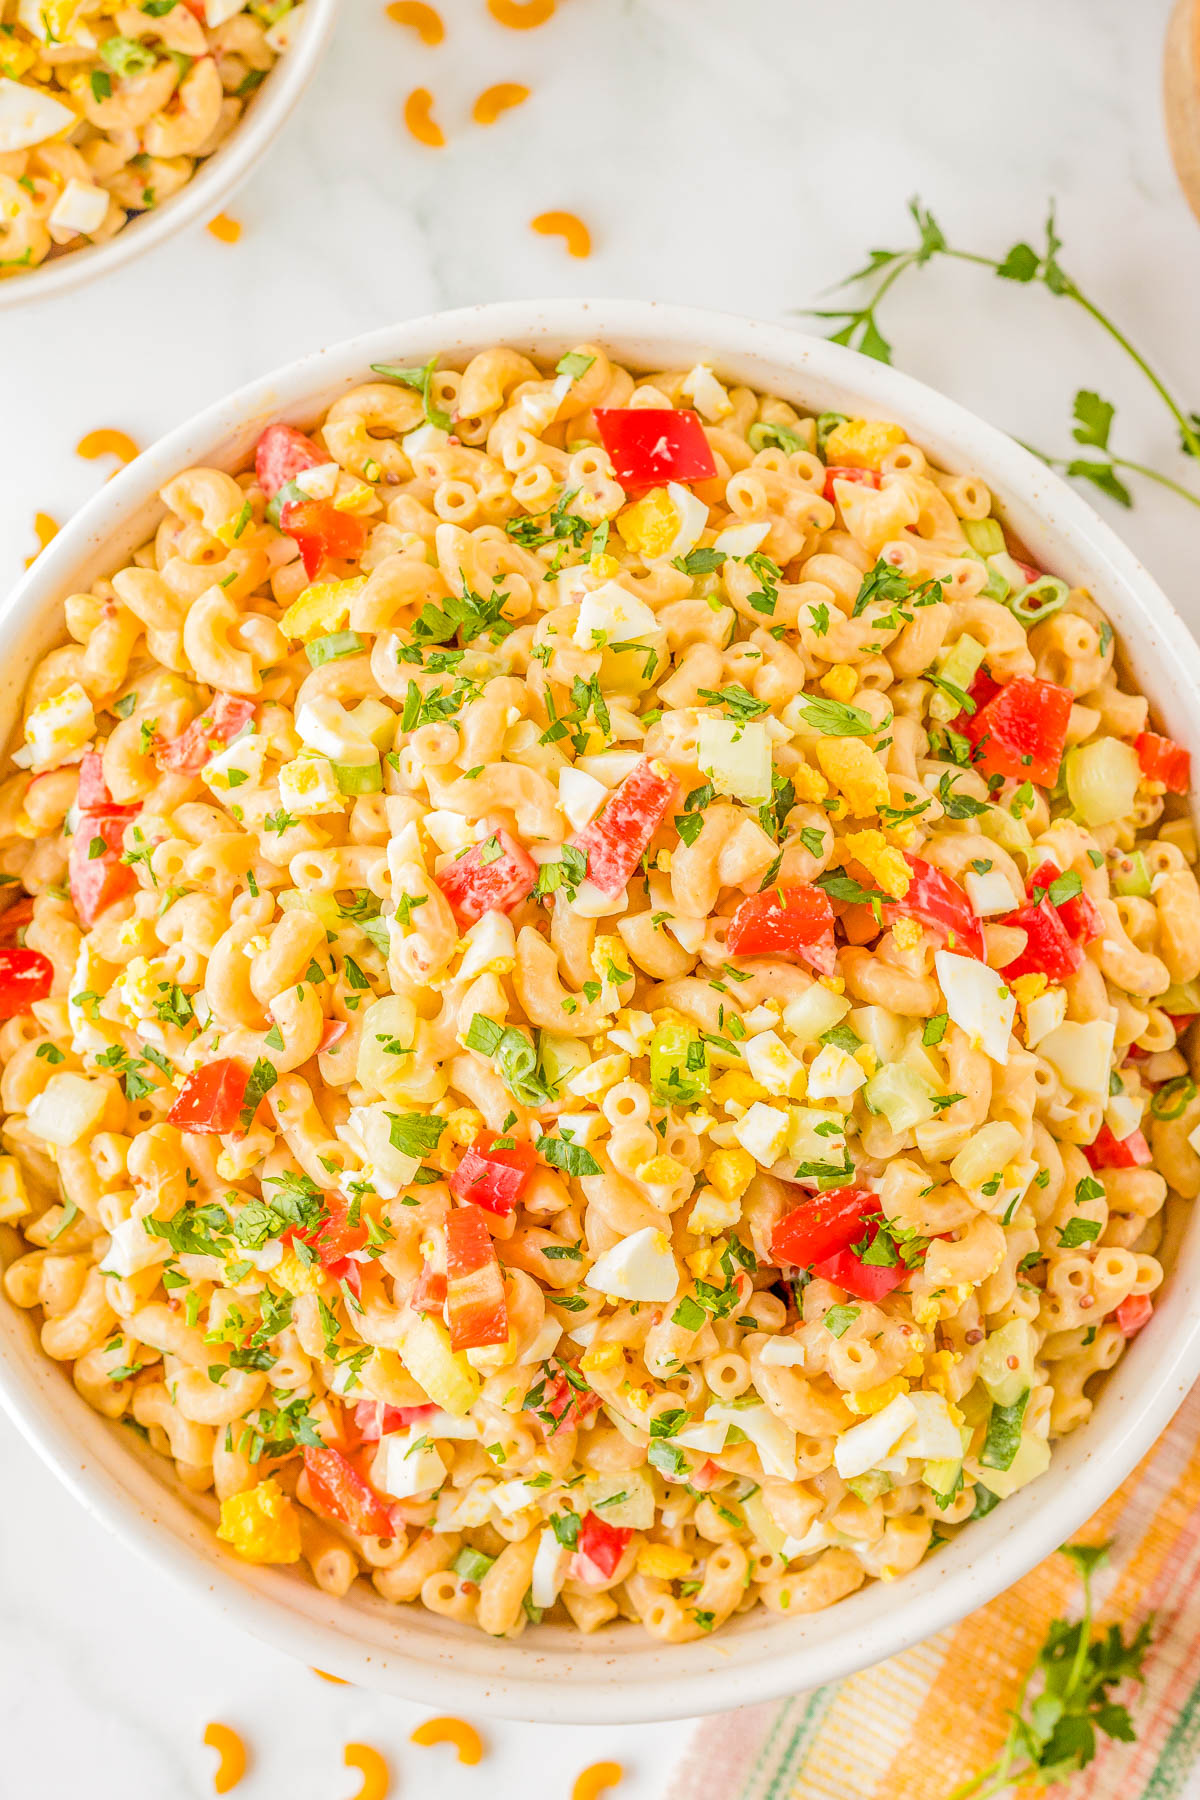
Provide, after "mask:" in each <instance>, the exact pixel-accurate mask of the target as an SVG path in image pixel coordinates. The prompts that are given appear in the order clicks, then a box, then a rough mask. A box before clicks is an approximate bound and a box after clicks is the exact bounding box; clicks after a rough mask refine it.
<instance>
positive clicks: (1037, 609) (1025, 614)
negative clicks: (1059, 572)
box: [1005, 575, 1069, 627]
mask: <svg viewBox="0 0 1200 1800" xmlns="http://www.w3.org/2000/svg"><path fill="white" fill-rule="evenodd" d="M1068 591H1069V590H1068V588H1067V584H1066V582H1065V581H1060V580H1059V579H1058V577H1057V576H1056V575H1039V576H1038V578H1037V580H1036V581H1031V582H1030V583H1029V584H1028V586H1026V587H1023V588H1022V589H1021V590H1020V592H1019V593H1015V594H1010V595H1009V596H1008V599H1007V600H1006V601H1005V605H1006V606H1007V607H1008V610H1009V612H1010V613H1012V614H1013V615H1014V617H1015V618H1018V619H1020V621H1021V623H1022V625H1024V626H1026V627H1028V626H1030V625H1040V624H1041V622H1042V620H1043V619H1048V618H1050V617H1051V615H1052V614H1054V613H1056V612H1059V611H1061V609H1062V608H1063V607H1064V606H1065V605H1066V603H1067V593H1068Z"/></svg>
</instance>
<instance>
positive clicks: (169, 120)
mask: <svg viewBox="0 0 1200 1800" xmlns="http://www.w3.org/2000/svg"><path fill="white" fill-rule="evenodd" d="M300 13H301V7H300V6H299V5H296V4H293V0H0V278H3V277H5V276H12V275H19V274H20V273H21V272H22V271H23V270H25V269H31V268H35V267H36V266H37V264H39V263H42V262H45V260H46V258H47V257H49V256H54V255H57V254H61V253H63V252H66V251H68V250H78V249H80V248H84V247H86V246H87V245H88V244H102V243H105V242H106V241H107V240H108V239H109V238H111V237H113V236H115V234H116V233H117V232H118V231H120V230H121V228H122V227H123V226H124V225H126V224H127V223H128V222H129V220H130V219H131V218H132V217H134V216H135V214H137V213H143V212H148V211H150V210H151V209H152V208H153V207H156V206H161V205H162V203H163V201H164V200H169V199H170V197H171V195H172V194H175V193H177V192H178V191H179V189H180V188H181V187H183V185H184V184H185V182H187V181H189V180H190V179H191V177H192V175H193V174H194V173H195V169H196V165H197V163H198V162H199V161H200V160H201V159H202V158H203V157H206V156H211V155H212V153H213V151H214V150H216V149H219V147H220V146H221V144H223V143H224V141H225V139H226V138H227V137H228V136H229V133H230V132H231V131H232V130H233V128H234V126H235V125H236V124H237V122H238V120H239V119H240V118H241V116H242V113H243V111H244V110H245V107H246V103H247V101H248V100H249V98H250V96H251V95H252V94H253V93H254V92H255V90H256V89H257V88H258V87H259V85H260V84H261V83H262V81H264V80H265V78H266V76H267V74H268V72H269V71H270V69H271V67H272V66H273V64H274V62H275V60H276V58H277V57H278V56H279V55H281V54H282V52H283V51H284V50H286V49H287V47H288V45H289V43H290V42H291V39H292V36H293V33H294V30H295V27H296V23H297V20H298V19H299V17H300Z"/></svg>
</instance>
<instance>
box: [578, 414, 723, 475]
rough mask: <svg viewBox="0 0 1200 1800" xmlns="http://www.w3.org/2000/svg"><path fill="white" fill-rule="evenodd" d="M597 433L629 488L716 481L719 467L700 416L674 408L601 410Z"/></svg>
mask: <svg viewBox="0 0 1200 1800" xmlns="http://www.w3.org/2000/svg"><path fill="white" fill-rule="evenodd" d="M595 416H596V429H597V430H598V431H599V433H600V442H601V443H602V444H603V445H604V448H605V449H606V450H607V451H608V460H609V461H610V462H611V464H612V466H613V473H614V474H615V475H616V478H617V480H618V481H619V482H620V484H621V486H622V487H623V488H648V487H656V486H658V485H659V484H660V483H663V482H668V481H684V482H686V481H711V480H712V479H713V477H714V476H715V475H716V472H717V465H716V461H715V459H714V457H713V453H712V451H711V449H710V448H709V443H708V439H707V438H706V437H705V435H704V427H703V425H702V424H701V423H700V419H699V416H698V415H697V414H696V413H694V412H689V411H688V410H687V409H686V408H683V409H681V408H676V407H673V406H599V407H597V408H596V415H595Z"/></svg>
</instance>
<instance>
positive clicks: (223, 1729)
mask: <svg viewBox="0 0 1200 1800" xmlns="http://www.w3.org/2000/svg"><path fill="white" fill-rule="evenodd" d="M204 1742H205V1743H206V1744H207V1745H208V1746H209V1748H210V1749H211V1750H215V1751H216V1752H217V1755H218V1757H219V1759H220V1760H219V1762H218V1764H217V1768H216V1772H215V1773H214V1775H213V1789H214V1791H215V1792H216V1793H218V1794H228V1793H230V1792H231V1791H232V1790H233V1789H234V1788H235V1787H236V1786H237V1785H238V1783H239V1781H241V1779H242V1777H243V1775H244V1774H245V1773H246V1746H245V1744H244V1743H243V1742H242V1739H241V1737H240V1736H239V1734H238V1733H237V1732H236V1731H235V1730H234V1729H233V1727H232V1725H218V1724H215V1723H214V1724H212V1725H206V1726H205V1727H204Z"/></svg>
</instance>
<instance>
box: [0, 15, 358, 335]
mask: <svg viewBox="0 0 1200 1800" xmlns="http://www.w3.org/2000/svg"><path fill="white" fill-rule="evenodd" d="M303 4H304V9H305V20H304V25H303V28H302V30H301V32H300V35H299V38H298V40H297V42H296V44H295V45H294V47H293V48H292V49H291V50H289V51H287V52H286V53H285V55H283V56H281V57H280V58H279V59H278V60H277V62H276V64H275V68H274V69H273V70H272V71H271V73H270V76H269V77H268V79H267V80H266V81H264V82H263V84H262V86H261V88H260V89H259V91H258V93H257V94H256V95H255V96H254V98H253V100H252V102H251V104H250V105H249V106H248V107H247V108H246V111H245V112H244V113H243V115H242V117H241V118H240V119H239V120H238V122H237V124H236V126H235V127H234V129H233V130H232V131H231V132H230V134H229V136H228V137H227V138H226V140H225V142H224V143H223V144H221V145H220V147H219V148H218V149H216V150H214V152H213V154H212V155H211V156H206V157H205V158H204V160H203V162H202V163H201V164H200V166H199V167H198V169H197V171H196V173H195V174H194V175H193V176H192V177H191V179H190V180H189V181H187V182H186V183H185V184H184V186H183V187H181V188H180V190H179V192H178V193H177V194H172V196H171V198H170V199H169V200H167V201H165V202H164V204H163V205H162V206H161V207H156V208H155V210H154V211H153V212H147V213H142V214H141V215H140V217H138V218H136V219H131V220H129V221H128V222H127V223H126V224H125V225H124V226H122V228H121V230H120V231H118V232H117V233H116V235H115V236H114V237H111V238H109V239H108V240H107V241H106V242H105V243H103V244H92V245H90V246H89V247H88V248H87V249H84V250H74V251H72V252H71V253H70V254H69V255H67V256H54V257H50V258H48V259H47V261H45V262H44V263H39V265H38V266H37V268H36V269H34V270H33V271H31V272H30V273H29V274H26V275H14V276H10V278H9V279H8V280H7V281H0V312H3V311H4V310H5V309H6V308H8V309H15V308H16V307H19V306H27V305H29V304H30V302H32V301H37V300H49V299H53V298H55V297H56V296H58V295H60V294H66V293H69V292H70V291H71V290H72V289H74V288H78V287H83V286H84V285H85V284H86V283H88V282H90V281H98V280H100V279H102V278H103V277H104V276H105V275H109V274H112V273H113V272H114V271H116V270H117V269H120V268H123V267H124V266H125V264H126V263H129V262H132V261H133V260H134V258H135V257H139V256H143V255H145V254H146V253H147V252H148V251H152V250H154V249H156V248H157V247H158V245H160V244H164V243H166V241H167V239H168V238H171V237H174V236H175V234H176V232H179V231H183V230H185V229H186V227H187V226H189V225H192V224H194V223H195V221H196V220H197V219H200V218H205V217H207V216H214V215H215V214H217V213H218V212H219V211H220V210H221V202H222V201H224V200H228V199H229V198H230V196H231V195H232V194H233V193H235V192H236V190H237V189H238V188H240V187H241V185H242V183H243V182H244V181H245V180H246V179H247V177H248V176H249V175H250V173H251V171H252V170H253V168H254V166H255V164H256V163H257V162H258V160H259V158H260V157H261V156H263V155H264V154H265V153H266V151H267V150H268V149H269V148H270V146H271V144H272V143H273V141H274V140H275V138H276V137H278V135H279V133H280V132H281V131H282V130H283V127H284V125H285V124H286V123H287V121H288V119H289V118H290V116H291V114H292V112H293V111H294V110H295V108H296V106H297V105H298V104H299V102H300V100H301V99H302V98H303V96H304V94H305V92H306V91H307V89H308V87H309V84H310V83H311V81H312V79H313V77H314V75H315V74H316V72H317V66H318V64H319V63H320V61H321V59H322V57H323V56H324V54H325V52H326V50H327V49H328V48H329V43H330V40H331V38H332V36H333V30H334V26H335V25H336V24H337V19H338V13H339V12H340V10H341V5H342V0H303Z"/></svg>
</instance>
